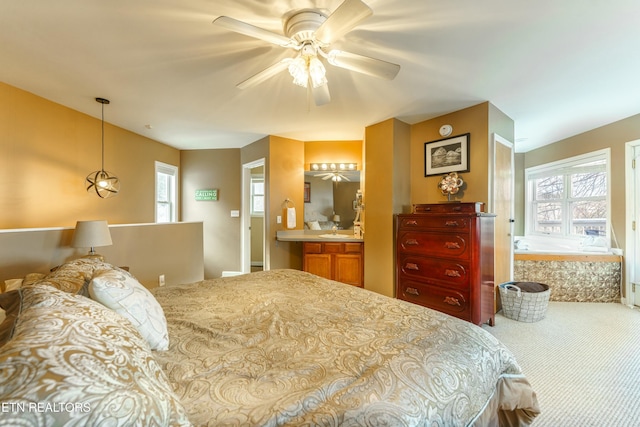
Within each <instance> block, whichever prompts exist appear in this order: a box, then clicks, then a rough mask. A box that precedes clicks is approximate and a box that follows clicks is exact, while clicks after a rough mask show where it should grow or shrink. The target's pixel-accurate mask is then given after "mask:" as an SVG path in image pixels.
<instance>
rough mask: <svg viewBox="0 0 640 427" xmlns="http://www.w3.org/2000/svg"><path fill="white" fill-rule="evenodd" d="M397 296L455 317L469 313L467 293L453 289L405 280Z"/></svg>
mask: <svg viewBox="0 0 640 427" xmlns="http://www.w3.org/2000/svg"><path fill="white" fill-rule="evenodd" d="M398 298H400V299H403V300H405V301H409V302H412V303H415V304H420V305H422V306H425V307H429V308H433V309H435V310H438V311H442V312H443V313H447V314H451V315H453V316H456V317H465V316H469V314H470V309H469V302H468V301H469V294H468V293H467V292H461V291H458V290H455V289H449V288H442V287H439V286H431V285H425V284H423V283H418V282H414V281H411V280H406V281H404V282H402V284H401V285H400V286H399V289H398Z"/></svg>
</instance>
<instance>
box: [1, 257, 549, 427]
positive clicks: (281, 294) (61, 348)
mask: <svg viewBox="0 0 640 427" xmlns="http://www.w3.org/2000/svg"><path fill="white" fill-rule="evenodd" d="M60 270H61V271H60ZM57 271H58V272H57V275H56V273H55V272H54V273H52V274H53V277H50V276H49V275H48V276H45V277H42V278H40V279H38V280H35V281H31V282H30V283H25V284H23V285H22V287H21V288H20V289H18V290H16V291H11V292H8V293H5V294H2V295H0V307H3V308H4V309H5V310H7V314H6V316H7V318H6V319H5V321H4V322H3V323H2V326H3V327H4V328H3V327H0V330H2V329H7V324H8V323H12V326H11V329H12V332H11V333H8V334H7V333H6V332H5V333H4V343H3V342H2V336H3V335H2V334H3V333H2V332H1V331H0V345H1V347H0V410H2V411H3V414H2V417H0V418H1V419H0V425H1V424H2V423H3V421H2V420H3V419H5V420H9V421H7V422H9V424H7V425H12V424H11V419H12V418H11V417H13V420H14V421H16V420H21V422H22V423H23V425H95V424H97V423H98V422H103V421H104V420H109V421H110V422H111V424H109V425H144V426H149V425H158V426H160V425H195V426H426V425H429V426H485V425H487V426H491V425H496V426H497V425H505V426H511V425H514V426H516V425H528V424H530V423H531V422H532V420H533V418H534V417H535V416H536V415H537V414H538V413H539V407H538V403H537V399H536V395H535V392H534V391H533V390H532V388H531V386H530V384H529V383H528V381H527V380H526V378H525V377H524V376H523V375H522V372H521V370H520V368H519V366H518V364H517V362H516V361H515V359H514V357H513V355H512V354H511V353H510V352H509V351H508V349H507V348H505V347H504V346H503V345H501V344H500V342H498V341H497V340H496V339H495V338H494V337H493V336H491V335H490V334H489V333H487V332H486V331H484V330H483V329H482V328H479V327H477V326H475V325H472V324H470V323H468V322H464V321H462V320H459V319H456V318H453V317H450V316H447V315H445V314H441V313H439V312H436V311H432V310H430V309H426V308H424V307H421V306H417V305H413V304H411V303H408V302H404V301H400V300H396V299H393V298H388V297H385V296H382V295H379V294H376V293H373V292H369V291H366V290H364V289H360V288H355V287H352V286H349V285H345V284H341V283H338V282H334V281H330V280H327V279H322V278H319V277H317V276H314V275H311V274H309V273H305V272H301V271H296V270H273V271H265V272H259V273H251V274H247V275H242V276H234V277H226V278H221V279H214V280H205V281H202V282H198V283H193V284H185V285H179V286H167V287H161V288H155V289H153V290H152V291H151V292H150V291H148V290H146V289H144V288H143V287H142V286H141V285H139V283H138V284H136V281H135V278H134V277H133V276H131V275H130V274H129V273H127V272H125V271H122V270H120V269H118V268H117V267H114V266H110V265H108V264H105V263H100V262H89V261H73V262H70V263H67V264H65V265H64V266H62V267H61V268H60V269H58V270H57ZM69 281H71V282H72V284H71V285H69ZM140 288H142V289H140ZM105 294H108V295H107V297H105ZM133 294H136V295H137V296H136V298H132V300H133V303H129V304H128V307H127V308H126V309H125V310H123V309H122V307H123V306H127V304H126V303H123V301H127V298H123V296H128V297H130V296H131V295H133ZM16 301H18V303H16ZM114 301H115V302H114ZM16 305H19V306H20V307H19V310H16ZM148 316H150V317H148ZM43 403H46V404H49V405H56V404H57V405H58V411H55V410H54V409H55V408H52V407H46V406H45V407H39V406H37V405H42V404H43ZM30 405H31V406H30ZM27 419H28V420H29V421H30V422H31V423H30V424H29V423H26V422H25V421H24V420H27Z"/></svg>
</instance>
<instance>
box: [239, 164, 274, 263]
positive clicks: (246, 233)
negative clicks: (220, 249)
mask: <svg viewBox="0 0 640 427" xmlns="http://www.w3.org/2000/svg"><path fill="white" fill-rule="evenodd" d="M265 164H266V159H265V158H264V157H263V158H261V159H258V160H254V161H252V162H249V163H244V164H243V165H242V221H241V223H242V227H241V229H240V241H241V242H242V243H241V245H240V246H241V249H240V267H241V268H240V269H241V271H242V272H243V273H251V169H254V168H257V167H259V166H263V167H266V166H265ZM268 192H269V189H268V188H267V179H266V170H265V180H264V193H265V195H264V198H265V215H266V210H267V206H266V201H267V200H268ZM262 221H265V217H263V218H262ZM262 229H263V233H264V235H263V236H262V246H263V248H262V254H263V255H262V257H263V267H262V268H263V269H264V270H268V269H269V266H268V260H267V256H266V254H267V252H266V242H267V239H266V229H265V227H262Z"/></svg>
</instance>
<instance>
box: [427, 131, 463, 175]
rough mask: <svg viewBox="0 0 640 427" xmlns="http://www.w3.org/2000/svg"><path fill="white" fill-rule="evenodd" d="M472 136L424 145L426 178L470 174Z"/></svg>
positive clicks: (441, 140)
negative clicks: (453, 173) (451, 174)
mask: <svg viewBox="0 0 640 427" xmlns="http://www.w3.org/2000/svg"><path fill="white" fill-rule="evenodd" d="M469 137H470V134H469V133H465V134H462V135H457V136H452V137H449V138H444V139H439V140H437V141H431V142H425V143H424V176H431V175H442V174H447V173H450V172H469V171H470V167H469V159H470V156H469V139H470V138H469Z"/></svg>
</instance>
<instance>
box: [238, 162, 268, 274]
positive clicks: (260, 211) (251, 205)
mask: <svg viewBox="0 0 640 427" xmlns="http://www.w3.org/2000/svg"><path fill="white" fill-rule="evenodd" d="M267 193H268V191H267V180H266V179H265V159H264V158H262V159H259V160H255V161H253V162H249V163H245V164H243V165H242V230H241V233H240V234H241V239H242V245H241V246H242V249H241V252H242V253H241V264H242V272H243V273H250V272H252V271H260V270H268V269H269V266H268V265H267V264H268V262H267V260H266V257H265V242H266V238H265V211H266V208H267V206H266V201H267Z"/></svg>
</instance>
